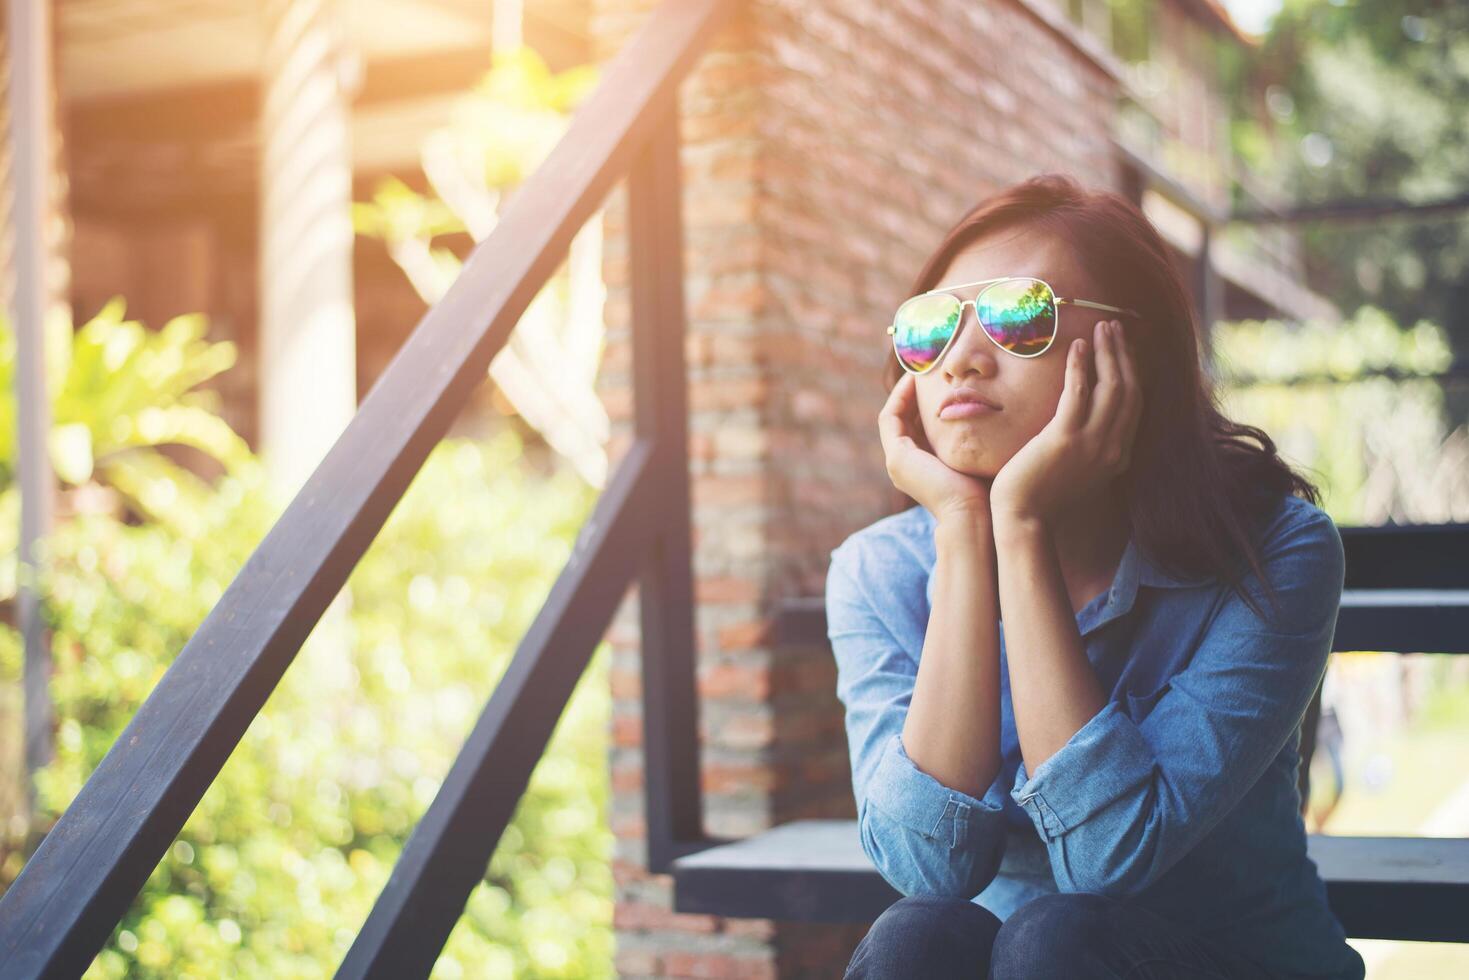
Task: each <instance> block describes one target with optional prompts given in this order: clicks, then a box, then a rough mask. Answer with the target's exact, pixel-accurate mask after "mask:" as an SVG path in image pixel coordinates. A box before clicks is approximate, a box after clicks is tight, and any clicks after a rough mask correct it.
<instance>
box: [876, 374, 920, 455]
mask: <svg viewBox="0 0 1469 980" xmlns="http://www.w3.org/2000/svg"><path fill="white" fill-rule="evenodd" d="M915 391H916V387H915V384H914V380H913V375H911V374H909V373H908V372H906V371H904V372H903V376H902V377H901V378H899V379H898V383H897V384H895V385H893V390H892V391H890V392H888V397H887V401H885V402H883V406H882V411H880V412H878V413H877V433H878V435H879V437H881V439H882V445H883V449H884V451H885V452H887V453H888V454H889V455H891V454H892V453H893V451H894V450H895V449H896V448H897V444H898V443H899V442H901V441H902V440H903V439H905V438H906V439H911V438H912V435H911V433H909V431H908V413H909V412H910V411H911V410H912V405H913V402H914V399H915V397H916V396H915Z"/></svg>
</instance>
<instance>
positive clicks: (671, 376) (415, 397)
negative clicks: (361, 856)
mask: <svg viewBox="0 0 1469 980" xmlns="http://www.w3.org/2000/svg"><path fill="white" fill-rule="evenodd" d="M735 7H736V3H735V0H668V2H665V3H664V4H662V6H660V7H659V8H658V9H656V10H655V11H653V12H652V13H651V15H650V16H649V20H648V22H647V23H646V25H645V26H644V27H643V28H642V30H641V31H640V32H639V33H638V34H637V36H636V37H634V38H633V40H632V41H631V42H630V43H629V44H628V45H627V46H626V47H625V48H624V49H623V50H621V51H620V52H619V53H618V54H617V56H616V57H615V58H614V59H612V61H610V62H609V63H608V65H607V66H606V68H605V71H604V73H603V77H602V80H601V82H600V84H599V85H598V87H597V89H596V91H595V92H593V93H592V95H591V96H590V97H589V98H588V99H587V101H586V102H585V103H584V104H583V105H582V106H581V107H580V109H579V110H578V111H577V113H576V115H575V117H574V118H573V120H572V122H571V125H570V126H569V128H568V129H567V131H566V133H565V135H564V136H563V138H562V139H561V141H560V143H559V144H558V145H557V146H556V148H555V149H554V150H553V151H552V152H551V154H550V155H549V156H548V157H547V158H546V160H545V161H544V162H543V164H542V165H541V166H540V167H539V168H538V169H537V170H536V172H535V173H534V174H533V175H532V176H531V177H530V178H529V180H528V181H527V182H526V183H525V184H524V185H522V186H521V188H520V189H519V190H518V191H517V192H516V194H515V195H514V197H513V198H512V199H511V200H510V202H509V204H508V206H507V208H506V211H505V214H504V216H503V217H502V218H501V220H500V221H499V223H498V224H497V226H496V227H495V230H494V231H493V233H492V234H491V235H490V236H489V237H488V238H487V239H485V240H484V241H483V242H481V243H480V244H479V245H478V246H476V248H475V249H474V251H473V252H472V253H471V254H470V255H469V257H468V259H467V260H466V261H465V263H464V267H463V271H462V272H461V274H460V275H459V277H458V279H457V280H455V282H454V285H453V287H452V288H451V289H450V290H449V292H448V293H447V294H446V295H445V296H444V297H443V298H442V299H441V300H440V301H439V302H438V303H436V304H435V305H434V306H433V307H432V308H431V309H430V310H429V311H428V312H427V313H426V314H425V315H424V317H423V318H422V320H421V321H420V322H419V324H418V326H417V327H416V328H415V329H414V332H413V334H412V336H411V337H409V339H408V341H407V342H406V343H405V344H404V346H403V348H402V350H400V351H399V353H398V355H397V356H396V357H395V358H394V359H393V361H392V363H391V364H390V365H389V366H388V368H387V369H386V370H385V371H384V372H383V374H382V376H381V377H380V378H379V379H378V381H377V383H376V384H374V385H373V387H372V390H371V391H370V392H369V393H368V394H367V396H366V398H364V399H363V401H362V404H361V407H360V408H359V410H358V412H357V414H356V416H355V417H354V418H353V420H352V422H351V423H350V424H349V425H348V426H347V428H346V429H345V431H343V433H342V435H341V436H340V437H339V438H338V439H337V441H336V443H335V444H334V445H333V446H332V448H331V450H330V451H329V452H328V453H327V455H326V457H325V458H324V459H323V460H322V462H321V464H320V465H319V466H318V467H317V469H316V471H315V472H314V473H313V474H312V475H311V477H310V478H309V479H308V480H307V481H306V483H305V485H304V486H303V487H302V488H301V490H300V491H299V492H298V493H297V494H296V496H295V498H294V499H293V500H292V501H291V503H290V504H289V505H288V506H287V508H286V509H285V511H284V513H283V514H282V515H281V517H280V519H279V520H278V521H277V522H276V524H275V526H274V527H272V528H271V530H270V531H269V533H267V534H266V536H265V538H264V539H263V540H262V541H261V543H260V545H259V546H258V547H257V548H256V549H255V551H254V553H253V554H252V555H251V556H250V558H249V560H248V561H246V563H245V564H244V566H243V567H242V568H241V570H240V572H239V574H238V575H236V576H235V579H234V581H233V582H231V583H230V585H229V588H228V589H226V591H225V593H224V595H223V596H222V597H221V598H220V600H219V602H218V603H217V604H216V605H215V607H214V608H213V609H212V610H211V611H210V613H209V615H208V616H207V617H206V618H205V620H204V622H203V623H202V624H201V625H200V627H199V629H198V630H197V631H196V632H195V633H194V635H193V636H192V637H191V638H190V640H189V642H188V643H187V644H186V645H185V646H184V649H183V650H182V652H180V654H179V656H178V658H177V659H176V660H175V661H174V663H173V664H172V665H171V666H170V667H169V669H168V671H167V672H166V673H165V674H164V676H163V677H162V678H161V679H160V680H159V682H158V684H157V686H156V687H155V688H154V690H153V691H152V693H151V694H150V695H149V697H148V699H147V700H146V701H145V702H144V704H143V705H142V707H140V708H139V709H138V712H137V714H136V715H135V716H134V717H133V719H132V720H131V721H130V722H129V724H128V726H127V727H126V728H125V729H124V730H123V732H122V734H121V735H120V736H119V737H118V739H117V741H116V742H115V743H114V744H113V746H112V748H111V749H110V750H109V751H108V753H107V755H106V756H105V757H104V758H103V760H102V762H101V763H100V764H99V765H98V767H97V769H96V770H95V771H94V772H93V773H92V776H91V778H90V779H88V780H87V782H86V784H85V785H84V786H83V787H82V789H81V791H80V792H79V793H78V794H77V797H76V799H75V800H74V801H73V802H72V804H71V805H70V806H69V807H68V808H67V810H66V811H65V812H64V813H63V814H62V815H61V817H60V819H59V820H58V821H57V823H56V825H55V826H54V827H53V828H52V829H51V831H50V832H49V833H48V834H47V835H46V837H45V839H44V840H43V841H42V842H41V844H40V847H39V848H38V849H37V850H36V852H35V854H34V855H32V857H31V859H30V861H29V862H28V863H27V864H26V866H25V868H24V869H23V871H22V872H21V874H20V876H19V878H17V879H16V881H15V882H14V883H13V884H12V885H11V887H10V889H9V891H8V892H7V893H6V894H5V896H4V897H3V899H0V975H3V976H4V977H6V978H7V980H12V978H14V980H19V978H26V977H40V976H70V975H80V974H81V973H82V972H83V971H84V970H85V969H86V967H87V966H88V964H89V963H90V962H91V961H92V959H93V958H94V957H95V956H96V954H97V952H98V950H100V949H101V948H102V946H103V944H104V943H105V942H106V940H107V937H108V936H109V935H110V934H111V932H112V930H113V929H114V927H115V926H116V924H117V922H118V921H119V920H120V919H121V918H122V916H123V915H124V913H125V912H126V911H127V908H128V905H129V904H130V903H131V902H132V900H133V898H134V897H135V896H136V895H137V893H138V891H139V890H140V889H141V888H142V886H143V884H144V882H145V881H146V880H147V878H148V876H149V874H150V873H151V872H152V870H153V869H154V867H155V866H156V865H157V863H158V861H159V860H160V859H161V858H162V856H163V854H164V852H165V851H166V850H167V848H168V847H169V845H170V844H171V843H172V841H173V840H174V839H175V837H176V836H177V835H178V833H179V831H180V829H181V828H182V827H183V825H184V822H185V821H186V819H187V818H188V816H189V814H190V813H191V812H192V811H193V810H194V808H195V806H196V805H197V804H198V803H199V800H200V799H201V798H202V797H203V795H204V793H205V792H206V791H207V790H208V788H209V786H210V785H211V783H212V782H213V780H214V778H215V776H216V775H217V774H218V773H219V770H220V768H221V767H222V766H223V765H224V762H225V760H226V759H227V758H228V757H229V755H230V753H231V752H232V751H233V750H234V748H235V746H236V745H237V744H238V742H239V740H240V738H241V736H242V735H243V734H244V732H245V730H246V728H247V727H248V726H249V724H250V722H251V720H252V719H253V718H254V717H255V716H256V714H257V713H258V712H259V711H260V709H261V707H262V706H263V705H264V703H265V701H266V699H267V698H268V697H269V695H270V693H271V691H272V690H273V689H274V688H275V686H276V684H277V682H279V680H280V678H281V676H282V675H283V674H284V673H285V671H286V668H287V667H288V666H289V665H290V663H291V661H292V659H293V658H294V657H295V655H296V652H297V650H299V648H300V646H301V644H302V642H303V641H304V640H305V639H306V637H307V635H308V634H309V633H310V631H311V629H312V628H313V627H314V626H315V624H316V623H317V621H318V620H319V619H320V617H321V615H322V613H323V611H324V610H325V609H326V608H327V606H328V604H329V603H330V602H331V601H332V599H333V597H335V596H336V594H337V593H338V591H339V590H340V589H341V588H342V585H343V584H344V583H345V582H346V580H347V578H348V575H349V574H350V573H351V571H352V569H353V567H355V565H356V564H357V561H358V560H359V559H360V558H361V557H362V555H363V553H364V552H365V551H366V550H367V547H368V546H369V545H370V544H371V542H372V540H373V539H374V537H375V536H376V535H377V533H378V531H379V530H380V529H381V527H382V525H383V522H384V521H385V520H386V518H387V516H388V514H389V513H391V512H392V510H393V508H394V506H395V505H396V504H397V502H398V500H399V499H400V498H401V497H402V495H403V492H404V491H405V490H406V489H407V487H408V485H409V484H410V483H411V481H412V480H413V477H414V476H415V475H416V474H417V473H418V471H419V468H420V467H421V466H422V465H423V462H424V460H425V459H426V458H427V456H428V454H429V452H430V450H432V448H433V447H434V446H435V445H436V444H437V443H438V441H439V440H440V439H441V438H442V437H443V435H444V433H445V432H446V431H447V429H448V427H449V424H450V422H451V421H452V420H453V419H454V417H455V416H456V415H457V414H458V413H459V412H460V410H461V409H462V408H463V406H464V405H465V403H466V402H467V400H468V399H469V397H470V395H471V393H472V392H473V390H474V389H475V388H476V387H477V386H478V385H479V384H480V383H481V382H482V381H483V380H484V378H485V375H486V371H487V369H488V367H489V364H490V361H491V360H492V359H493V357H494V356H495V354H496V353H497V352H498V351H499V350H500V349H501V348H502V347H503V346H504V344H505V342H506V340H507V338H508V337H509V335H510V332H511V330H512V329H513V328H514V327H515V324H516V322H517V321H518V320H519V318H520V316H521V314H522V313H523V312H524V310H525V308H526V306H527V305H528V304H529V303H530V301H531V299H532V298H533V297H534V296H535V294H536V292H537V291H538V290H539V289H540V288H541V286H542V284H543V283H544V282H545V281H546V279H547V278H548V277H549V276H550V274H551V273H552V272H554V271H555V269H556V268H557V267H558V266H559V264H560V263H561V262H562V261H563V260H564V255H565V253H566V251H567V249H568V247H569V245H570V242H571V239H572V237H573V236H574V235H575V233H576V232H577V230H578V229H579V228H580V227H581V226H582V225H583V224H584V223H585V221H586V220H587V218H588V217H589V216H591V214H592V213H593V212H594V211H595V210H596V209H597V208H598V207H600V206H601V202H602V201H603V199H604V198H605V197H606V195H607V193H608V192H609V190H610V189H611V188H612V186H613V185H614V183H615V181H617V180H618V179H620V178H621V177H623V176H624V175H625V176H626V177H627V179H628V184H627V191H628V197H627V199H628V214H629V247H630V255H631V263H632V264H631V294H632V310H633V324H632V348H633V351H632V355H633V359H632V364H633V366H632V375H633V385H632V386H633V393H634V404H635V409H634V416H635V417H634V432H633V435H634V439H633V442H632V443H631V446H630V448H629V449H628V451H627V454H626V456H625V457H624V458H623V460H622V461H621V462H620V464H619V467H618V469H617V471H616V472H615V473H614V475H613V476H612V478H611V480H610V481H609V483H608V486H607V488H606V490H605V491H604V492H603V493H602V494H601V496H600V498H599V499H598V502H597V505H596V507H595V508H594V510H593V513H592V515H591V517H590V518H589V519H588V521H587V523H586V525H585V526H584V527H583V528H582V530H581V533H580V534H579V536H578V538H577V540H576V543H575V547H574V550H573V552H572V555H571V556H570V558H569V560H568V561H567V564H566V566H565V568H564V569H563V570H562V572H561V574H560V576H559V577H558V579H557V581H556V582H555V584H554V586H553V587H552V589H551V591H550V594H549V597H548V598H547V600H546V602H545V604H544V606H543V607H542V609H541V610H540V612H539V614H538V615H537V616H536V619H535V621H534V622H533V623H532V624H531V626H530V629H529V630H528V632H527V633H526V635H525V637H524V639H523V640H522V641H521V643H520V645H519V646H518V648H517V650H516V652H515V655H514V658H513V659H512V660H511V662H510V664H509V665H508V667H507V668H506V670H505V673H504V675H503V677H502V678H501V680H500V682H499V684H498V685H497V687H496V689H495V691H494V693H493V694H492V695H491V697H490V699H489V702H488V703H487V705H486V706H485V708H484V711H483V713H482V714H481V716H480V718H479V720H478V722H477V723H476V725H475V727H474V729H473V731H472V733H471V734H470V736H469V738H468V739H467V740H466V742H465V744H464V746H463V748H462V750H461V751H460V753H459V756H458V758H457V759H456V760H455V762H454V765H453V767H452V768H451V770H450V772H449V774H448V776H447V777H446V778H445V780H444V782H443V784H442V786H441V788H440V790H439V792H438V795H437V796H436V797H435V799H434V801H433V803H432V804H431V805H430V807H429V809H428V811H427V813H426V814H425V816H424V817H423V819H422V820H421V821H419V823H418V825H417V827H416V828H415V830H414V832H413V834H412V836H411V838H410V839H409V841H408V843H407V845H406V847H405V848H404V851H403V853H402V855H401V857H400V859H399V861H398V863H397V865H396V866H395V868H394V870H393V872H392V875H391V877H390V878H389V880H388V883H387V885H386V886H385V887H384V889H383V892H382V894H381V896H380V897H379V899H378V901H377V903H376V905H375V906H374V908H373V909H372V912H371V913H370V914H369V916H368V918H367V921H366V923H365V924H364V926H363V928H362V930H361V932H360V933H359V934H358V936H357V939H356V941H355V942H354V944H353V945H352V947H351V949H350V951H349V952H348V954H347V956H346V959H345V960H344V961H343V963H342V965H341V968H340V970H339V973H338V975H339V976H344V977H358V976H392V977H402V976H423V975H427V974H428V972H429V970H430V968H431V967H432V965H433V963H434V961H435V960H436V959H437V958H438V955H439V952H440V950H441V949H442V947H443V943H444V941H445V940H446V939H447V937H448V935H449V932H450V930H451V929H452V928H453V926H454V924H455V923H456V922H457V921H458V919H459V917H460V914H461V912H462V910H463V907H464V904H465V902H466V900H467V899H468V896H469V893H470V891H471V890H472V889H473V887H474V885H475V884H476V883H477V882H478V881H480V880H481V878H482V877H483V874H484V870H485V868H486V866H487V865H488V863H489V860H490V857H491V856H492V854H493V852H494V849H495V846H496V845H497V843H498V842H499V839H500V836H501V834H502V833H503V831H504V829H505V827H506V825H507V823H508V822H509V820H510V818H511V816H512V815H513V812H514V809H515V807H516V804H517V803H518V801H519V799H520V797H521V795H522V794H523V793H524V791H525V788H526V786H527V784H528V782H529V779H530V775H531V772H532V770H533V769H534V767H535V764H536V763H537V761H538V760H539V759H540V757H541V755H542V753H543V752H544V750H545V747H546V743H547V741H548V739H549V737H550V735H551V733H552V730H553V728H554V726H555V723H556V720H557V719H558V718H559V717H560V715H561V714H562V711H563V709H564V707H565V705H566V703H567V701H568V699H569V698H570V695H571V693H572V691H573V689H574V687H575V684H576V681H577V679H578V678H579V677H580V676H581V674H582V671H583V670H584V668H585V667H586V665H587V663H588V661H589V660H590V658H591V655H592V653H593V652H594V650H595V648H596V646H597V644H598V643H599V642H600V640H601V637H602V636H603V634H604V633H605V631H606V628H607V625H608V623H609V621H610V620H611V617H612V615H613V614H614V612H615V611H616V609H617V607H618V605H619V604H620V602H621V600H622V599H623V597H624V596H625V594H626V593H627V591H628V588H629V587H630V586H631V585H632V584H633V583H637V584H638V586H639V598H640V606H641V616H642V627H643V635H642V656H643V684H644V692H645V694H644V706H645V714H644V725H645V745H646V747H647V760H646V765H647V775H646V793H647V801H648V814H649V819H648V828H647V833H648V850H649V865H650V867H651V868H652V870H654V871H660V870H663V869H665V868H666V867H667V866H668V865H669V863H670V862H671V860H672V859H673V858H674V857H676V856H677V855H679V854H682V853H686V852H689V851H692V850H697V849H700V848H702V847H706V846H709V845H710V844H712V843H719V842H718V841H714V840H711V839H707V838H705V837H704V836H703V834H702V799H701V793H700V784H699V779H698V762H699V760H698V738H697V732H698V719H697V701H696V699H695V678H694V660H693V657H694V628H693V620H692V616H693V608H694V603H693V596H692V592H691V590H692V576H691V569H690V540H691V532H690V525H689V478H688V461H687V406H686V394H685V366H684V340H683V337H684V329H685V321H684V298H683V263H682V219H681V213H680V199H679V196H680V179H679V178H680V171H679V159H678V157H679V142H678V86H679V83H680V81H681V80H682V79H683V78H684V77H685V76H686V75H687V74H688V73H689V71H690V70H691V69H692V68H693V66H694V65H695V64H696V63H697V61H698V59H699V58H700V56H701V55H702V53H703V52H704V50H705V49H706V48H707V47H708V46H709V44H710V42H711V40H712V38H713V37H714V36H715V34H716V33H717V31H718V30H719V28H720V27H721V25H722V24H723V22H724V21H725V19H726V17H727V16H728V15H729V14H730V13H731V12H732V11H733V10H734V8H735Z"/></svg>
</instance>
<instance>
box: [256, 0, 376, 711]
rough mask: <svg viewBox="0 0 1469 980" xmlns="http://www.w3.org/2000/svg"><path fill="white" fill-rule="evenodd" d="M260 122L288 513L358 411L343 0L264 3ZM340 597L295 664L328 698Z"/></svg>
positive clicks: (343, 655) (264, 298)
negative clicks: (307, 672) (337, 0)
mask: <svg viewBox="0 0 1469 980" xmlns="http://www.w3.org/2000/svg"><path fill="white" fill-rule="evenodd" d="M262 10H263V13H264V26H265V64H264V66H263V77H262V80H261V81H262V85H263V90H264V101H263V105H262V112H261V118H260V148H261V157H260V159H261V164H260V264H259V266H260V267H259V277H260V328H259V329H260V360H259V368H258V374H257V378H258V390H259V393H260V433H261V437H260V448H261V454H262V456H263V458H264V462H265V466H266V469H267V472H268V474H269V478H270V483H271V487H272V489H273V491H274V493H275V494H277V499H278V500H279V502H280V503H281V505H282V506H284V504H285V503H286V502H288V501H289V499H290V498H291V497H294V496H295V495H296V493H297V491H299V490H300V489H301V485H302V484H303V483H305V482H306V479H307V478H308V477H309V476H310V475H311V474H312V472H313V471H314V470H315V469H316V466H317V464H318V463H320V462H321V460H322V458H323V457H324V456H325V455H326V453H327V450H329V449H330V448H331V447H332V444H333V443H335V442H336V440H337V437H338V436H339V435H341V433H342V430H343V429H344V428H345V427H346V425H347V423H348V422H349V421H351V418H352V416H353V414H354V413H355V412H356V411H357V337H356V333H357V323H356V315H355V313H354V311H353V296H352V238H353V233H352V156H351V142H350V132H349V128H348V127H349V123H350V108H349V105H348V100H349V97H348V93H347V92H346V91H345V80H346V77H347V75H348V74H349V73H348V71H347V69H348V67H349V66H350V65H351V62H350V61H349V60H348V52H347V50H346V43H345V37H344V30H343V13H344V12H343V10H342V7H341V5H340V4H339V3H338V2H336V0H266V2H265V3H263V4H262ZM350 603H351V594H350V592H349V591H348V589H347V588H346V587H345V586H344V587H343V588H342V591H341V592H340V593H338V594H337V596H336V598H335V599H334V600H333V601H332V603H331V605H329V606H328V607H327V609H326V611H325V613H324V614H323V615H322V618H321V619H320V621H318V623H317V625H316V628H315V629H314V630H312V632H311V635H310V636H309V637H308V638H307V642H306V644H305V646H303V648H302V652H301V654H300V656H299V657H298V661H304V663H298V665H297V669H298V670H306V671H309V672H310V674H311V677H312V681H311V683H312V684H313V685H315V687H316V689H318V690H320V691H321V692H322V694H323V699H324V700H323V703H324V704H326V703H327V701H326V695H327V693H328V691H330V690H331V689H337V690H345V689H346V688H347V687H348V686H349V685H350V684H351V683H352V681H351V670H352V668H351V657H350V655H349V653H350V650H349V633H348V628H347V627H348V611H349V608H350Z"/></svg>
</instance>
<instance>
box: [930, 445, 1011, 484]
mask: <svg viewBox="0 0 1469 980" xmlns="http://www.w3.org/2000/svg"><path fill="white" fill-rule="evenodd" d="M938 457H939V459H941V460H943V462H944V465H945V466H947V467H948V468H949V469H951V470H955V471H957V472H959V473H963V474H964V475H965V476H974V477H979V478H981V479H985V480H992V479H994V477H995V474H996V473H998V472H1000V467H999V466H998V465H996V464H995V463H994V461H993V460H991V459H989V458H988V454H986V453H963V452H960V453H942V452H941V453H939V454H938Z"/></svg>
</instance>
